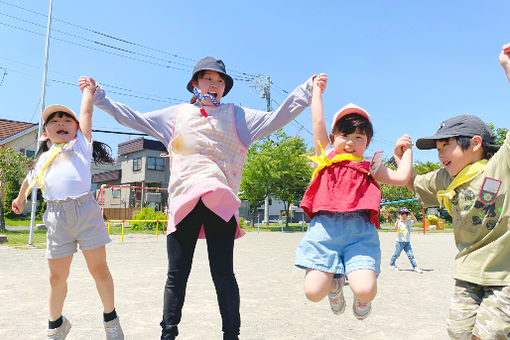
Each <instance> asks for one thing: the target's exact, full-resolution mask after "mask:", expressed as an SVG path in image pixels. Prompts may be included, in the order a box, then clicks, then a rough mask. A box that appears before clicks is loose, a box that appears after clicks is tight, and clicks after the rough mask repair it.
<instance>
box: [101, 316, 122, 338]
mask: <svg viewBox="0 0 510 340" xmlns="http://www.w3.org/2000/svg"><path fill="white" fill-rule="evenodd" d="M104 331H105V332H106V340H124V332H123V331H122V327H120V321H119V317H116V318H115V319H113V320H111V321H108V322H104Z"/></svg>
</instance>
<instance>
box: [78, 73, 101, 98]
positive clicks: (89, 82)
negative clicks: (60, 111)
mask: <svg viewBox="0 0 510 340" xmlns="http://www.w3.org/2000/svg"><path fill="white" fill-rule="evenodd" d="M78 83H79V84H80V90H81V92H84V91H85V90H87V91H89V92H90V93H91V94H94V93H95V92H96V89H97V87H98V86H99V85H98V83H97V82H96V81H95V80H94V79H92V78H91V77H89V78H87V77H84V76H81V77H80V79H79V80H78Z"/></svg>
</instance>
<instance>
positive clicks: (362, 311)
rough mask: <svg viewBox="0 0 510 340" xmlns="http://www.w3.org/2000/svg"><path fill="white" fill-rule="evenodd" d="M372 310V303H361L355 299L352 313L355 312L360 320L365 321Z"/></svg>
mask: <svg viewBox="0 0 510 340" xmlns="http://www.w3.org/2000/svg"><path fill="white" fill-rule="evenodd" d="M371 310H372V303H371V302H361V301H359V300H358V299H357V298H356V297H354V302H353V304H352V311H353V312H354V316H355V317H356V319H358V320H365V319H366V318H367V316H368V315H369V314H370V311H371Z"/></svg>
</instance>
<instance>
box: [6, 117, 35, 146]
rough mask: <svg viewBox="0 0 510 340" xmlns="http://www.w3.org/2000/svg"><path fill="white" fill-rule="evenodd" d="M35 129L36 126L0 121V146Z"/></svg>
mask: <svg viewBox="0 0 510 340" xmlns="http://www.w3.org/2000/svg"><path fill="white" fill-rule="evenodd" d="M35 129H37V124H34V123H25V122H17V121H14V120H8V119H0V144H5V143H7V142H8V141H10V140H11V139H12V137H14V136H17V137H20V136H22V135H24V134H25V133H29V132H32V131H34V130H35Z"/></svg>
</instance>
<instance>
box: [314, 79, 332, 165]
mask: <svg viewBox="0 0 510 340" xmlns="http://www.w3.org/2000/svg"><path fill="white" fill-rule="evenodd" d="M327 82H328V77H327V76H326V75H325V74H324V73H321V74H319V75H318V76H317V77H314V78H313V92H312V127H313V145H314V146H315V154H316V155H320V154H321V148H320V146H319V142H320V144H321V145H322V147H323V148H326V146H327V145H328V144H329V138H328V131H327V130H326V122H325V121H324V105H323V103H322V94H323V93H324V91H325V90H326V84H327Z"/></svg>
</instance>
